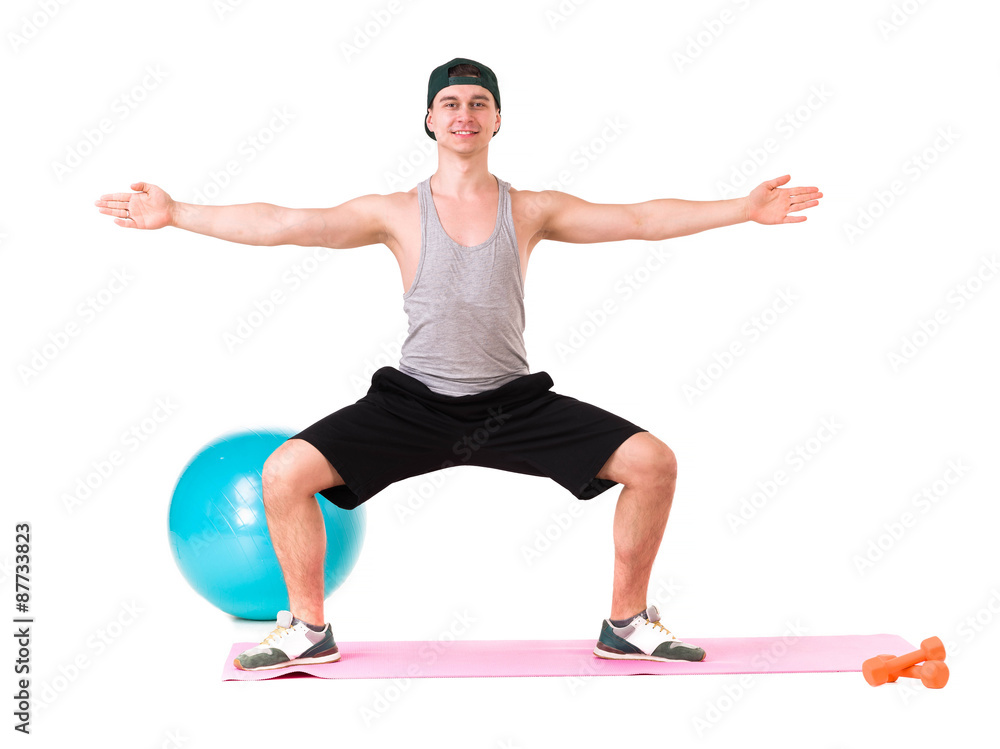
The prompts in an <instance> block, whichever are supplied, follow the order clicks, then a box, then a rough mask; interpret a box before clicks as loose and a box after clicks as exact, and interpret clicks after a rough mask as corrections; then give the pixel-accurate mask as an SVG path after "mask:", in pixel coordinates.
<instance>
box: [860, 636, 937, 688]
mask: <svg viewBox="0 0 1000 749" xmlns="http://www.w3.org/2000/svg"><path fill="white" fill-rule="evenodd" d="M943 660H944V643H942V642H941V640H940V638H938V637H928V638H927V639H926V640H924V641H923V642H922V643H920V650H914V651H913V652H912V653H907V654H906V655H900V656H897V657H896V658H890V659H889V660H887V661H886V660H883V659H882V658H881V657H879V656H875V657H874V658H869V659H868V660H866V661H865V662H864V663H863V664H861V673H863V674H864V676H865V681H867V682H868V683H869V684H871V685H872V686H873V687H877V686H879V685H880V684H885V683H886V682H887V681H889V677H890V676H892V675H898V674H899V672H900V671H902V670H903V669H906V668H909V667H910V666H915V665H916V664H918V663H920V662H921V661H943Z"/></svg>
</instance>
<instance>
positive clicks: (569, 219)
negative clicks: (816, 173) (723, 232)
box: [542, 174, 823, 243]
mask: <svg viewBox="0 0 1000 749" xmlns="http://www.w3.org/2000/svg"><path fill="white" fill-rule="evenodd" d="M789 179H791V177H790V175H787V174H786V175H784V176H783V177H778V178H777V179H772V180H768V181H767V182H763V183H761V184H760V185H758V186H757V187H756V188H754V190H753V191H752V192H751V193H750V194H749V195H747V196H746V197H743V198H732V199H730V200H706V201H697V200H678V199H675V198H662V199H657V200H648V201H646V202H644V203H630V204H622V205H614V204H611V205H608V204H594V203H587V202H586V201H583V200H580V199H579V198H574V197H573V196H571V195H567V194H565V193H558V192H556V193H550V199H549V201H548V202H549V204H550V205H549V210H548V211H547V215H546V218H545V226H544V227H543V230H542V238H543V239H551V240H554V241H557V242H577V243H584V242H588V243H589V242H614V241H620V240H625V239H643V240H649V241H661V240H664V239H672V238H674V237H683V236H687V235H688V234H697V233H698V232H702V231H705V230H706V229H717V228H719V227H721V226H731V225H733V224H740V223H743V222H745V221H754V222H756V223H759V224H793V223H799V222H801V221H805V220H806V217H805V216H793V215H791V214H792V213H794V212H795V211H801V210H804V209H806V208H811V207H813V206H814V205H817V204H818V203H819V199H820V198H821V197H823V193H821V192H819V190H818V189H817V188H815V187H788V188H783V187H781V185H784V184H785V183H786V182H788V181H789Z"/></svg>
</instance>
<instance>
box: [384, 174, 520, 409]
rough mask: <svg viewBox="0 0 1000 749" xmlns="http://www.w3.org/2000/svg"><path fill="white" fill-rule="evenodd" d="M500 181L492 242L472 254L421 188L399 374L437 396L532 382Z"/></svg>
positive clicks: (426, 186) (506, 198)
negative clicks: (448, 230) (516, 381)
mask: <svg viewBox="0 0 1000 749" xmlns="http://www.w3.org/2000/svg"><path fill="white" fill-rule="evenodd" d="M494 178H495V179H496V180H497V183H498V184H499V186H500V200H499V205H498V206H497V217H496V222H495V224H494V226H493V234H491V235H490V237H489V238H488V239H487V240H486V241H485V242H483V243H482V244H477V245H476V246H474V247H465V246H464V245H460V244H458V243H457V242H456V241H454V240H453V239H452V238H451V237H449V236H448V234H447V233H446V232H445V230H444V228H443V227H442V226H441V221H440V219H439V218H438V215H437V209H436V208H435V207H434V200H433V197H432V195H431V188H430V177H428V178H427V179H425V180H424V181H423V182H421V183H419V184H418V185H417V197H418V201H419V204H420V244H421V246H420V260H419V261H418V263H417V272H416V275H415V276H414V278H413V283H412V285H411V286H410V288H409V290H407V292H406V293H405V294H403V310H404V311H405V312H406V316H407V318H408V319H409V331H408V333H407V336H406V340H405V341H404V342H403V347H402V349H401V355H400V359H399V371H400V372H402V373H403V374H407V375H410V376H411V377H414V378H416V379H418V380H420V381H421V382H422V383H424V384H425V385H426V386H427V387H428V388H430V389H431V390H433V391H434V392H435V393H441V394H443V395H456V396H457V395H472V394H474V393H479V392H482V391H484V390H492V389H493V388H498V387H500V386H501V385H504V384H505V383H508V382H510V381H511V380H513V379H516V378H518V377H521V376H522V375H526V374H529V369H528V359H527V354H526V352H525V348H524V282H523V280H522V278H521V259H520V256H519V255H518V252H517V239H516V235H515V233H514V219H513V216H512V215H511V210H510V192H509V190H510V183H508V182H504V181H503V180H502V179H499V178H497V177H494Z"/></svg>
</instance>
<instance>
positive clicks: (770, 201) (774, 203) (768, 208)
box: [746, 174, 823, 224]
mask: <svg viewBox="0 0 1000 749" xmlns="http://www.w3.org/2000/svg"><path fill="white" fill-rule="evenodd" d="M790 179H791V175H789V174H786V175H785V176H784V177H778V178H777V179H772V180H768V181H767V182H764V183H762V184H760V185H758V186H757V187H755V188H754V189H753V192H751V193H750V194H749V195H747V197H746V206H747V220H748V221H756V222H757V223H758V224H797V223H799V222H800V221H805V220H806V217H805V216H789V215H788V214H789V213H791V212H792V211H801V210H803V209H805V208H812V207H813V206H814V205H818V204H819V198H822V197H823V193H821V192H819V191H818V190H817V189H816V188H815V187H779V185H783V184H785V183H786V182H788V180H790Z"/></svg>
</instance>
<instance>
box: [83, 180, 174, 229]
mask: <svg viewBox="0 0 1000 749" xmlns="http://www.w3.org/2000/svg"><path fill="white" fill-rule="evenodd" d="M130 187H131V188H132V189H133V190H137V191H138V192H113V193H108V194H106V195H102V196H101V199H100V200H96V201H94V205H96V206H97V207H98V208H99V209H100V211H101V213H103V214H105V215H108V216H114V217H115V223H116V224H118V225H119V226H124V227H126V228H129V229H160V228H162V227H164V226H168V225H169V224H170V218H171V213H170V212H171V207H172V206H173V203H174V201H173V200H172V199H171V198H170V196H169V195H167V194H166V193H165V192H164V191H163V190H161V189H160V188H159V187H157V186H156V185H151V184H149V183H147V182H135V183H133V184H132V185H130Z"/></svg>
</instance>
